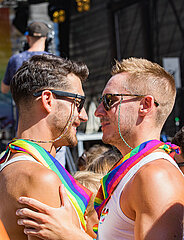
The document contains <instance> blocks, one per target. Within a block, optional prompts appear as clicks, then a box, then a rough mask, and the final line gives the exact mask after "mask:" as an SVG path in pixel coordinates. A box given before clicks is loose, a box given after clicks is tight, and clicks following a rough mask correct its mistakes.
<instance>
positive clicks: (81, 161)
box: [77, 144, 110, 171]
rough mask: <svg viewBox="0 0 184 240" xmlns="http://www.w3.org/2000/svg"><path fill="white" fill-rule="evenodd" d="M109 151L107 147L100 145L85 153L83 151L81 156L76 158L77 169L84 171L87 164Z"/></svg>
mask: <svg viewBox="0 0 184 240" xmlns="http://www.w3.org/2000/svg"><path fill="white" fill-rule="evenodd" d="M109 149H110V147H109V146H105V145H100V144H95V145H93V146H92V147H90V148H89V149H88V150H87V151H84V152H83V154H82V155H81V156H80V157H79V158H78V161H77V169H78V170H80V171H81V170H85V169H86V167H87V166H88V164H89V163H91V162H93V160H94V159H95V158H96V157H98V156H100V155H101V154H102V153H104V152H105V151H107V150H109Z"/></svg>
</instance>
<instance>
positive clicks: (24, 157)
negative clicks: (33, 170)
mask: <svg viewBox="0 0 184 240" xmlns="http://www.w3.org/2000/svg"><path fill="white" fill-rule="evenodd" d="M25 160H29V161H32V162H37V163H39V162H38V161H37V160H36V159H34V158H33V157H31V156H30V155H26V154H24V155H20V156H18V157H14V158H12V159H10V160H9V161H8V157H7V159H6V161H5V162H4V163H2V164H0V171H2V170H3V169H4V168H5V167H6V166H8V165H10V164H11V163H14V162H18V161H25ZM39 164H40V163H39Z"/></svg>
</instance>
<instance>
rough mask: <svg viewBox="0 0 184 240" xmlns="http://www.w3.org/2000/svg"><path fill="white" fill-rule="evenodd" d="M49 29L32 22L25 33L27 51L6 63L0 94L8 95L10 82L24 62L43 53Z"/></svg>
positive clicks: (14, 56)
mask: <svg viewBox="0 0 184 240" xmlns="http://www.w3.org/2000/svg"><path fill="white" fill-rule="evenodd" d="M49 31H50V29H49V27H48V26H47V25H46V24H45V23H43V22H32V23H31V24H30V25H29V26H28V28H27V31H26V33H25V35H26V39H27V42H28V45H29V49H28V50H26V51H24V52H21V53H18V54H15V55H13V56H12V57H11V58H10V59H9V62H8V65H7V69H6V73H5V76H4V79H3V80H2V82H1V92H2V93H8V92H9V90H10V82H11V80H12V78H13V76H14V74H15V73H16V71H17V70H18V69H19V67H21V65H22V63H23V62H24V61H27V60H28V59H29V58H30V57H32V56H33V55H40V54H43V53H45V54H46V53H47V52H45V51H44V50H45V42H46V39H47V35H48V33H49Z"/></svg>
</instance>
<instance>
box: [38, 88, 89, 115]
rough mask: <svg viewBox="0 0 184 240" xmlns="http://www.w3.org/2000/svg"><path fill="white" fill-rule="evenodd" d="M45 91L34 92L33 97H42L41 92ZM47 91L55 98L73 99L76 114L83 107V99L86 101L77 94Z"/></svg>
mask: <svg viewBox="0 0 184 240" xmlns="http://www.w3.org/2000/svg"><path fill="white" fill-rule="evenodd" d="M45 90H46V89H44V90H41V91H38V92H35V93H33V96H35V97H40V96H41V95H42V92H43V91H45ZM48 90H49V91H51V92H52V93H54V94H55V95H56V96H59V97H66V98H74V99H75V104H76V107H77V111H78V113H80V112H81V110H82V108H83V107H84V102H85V99H86V97H85V96H82V95H79V94H74V93H69V92H63V91H58V90H50V89H48ZM76 100H77V101H76Z"/></svg>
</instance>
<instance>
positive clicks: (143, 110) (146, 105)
mask: <svg viewBox="0 0 184 240" xmlns="http://www.w3.org/2000/svg"><path fill="white" fill-rule="evenodd" d="M154 104H155V103H154V98H153V96H150V95H147V96H145V97H144V98H143V99H142V100H141V101H140V106H139V114H140V116H145V115H146V114H147V113H149V112H150V111H151V110H152V109H153V107H154Z"/></svg>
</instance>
